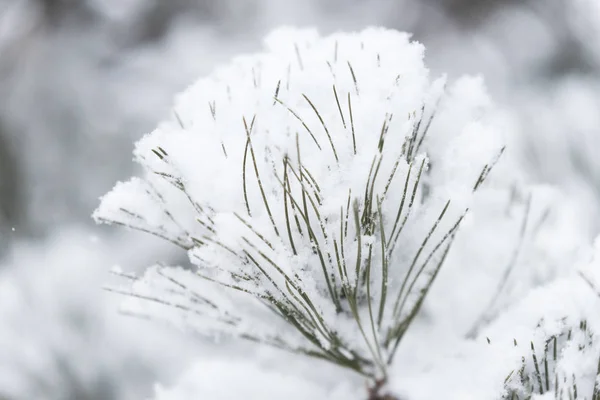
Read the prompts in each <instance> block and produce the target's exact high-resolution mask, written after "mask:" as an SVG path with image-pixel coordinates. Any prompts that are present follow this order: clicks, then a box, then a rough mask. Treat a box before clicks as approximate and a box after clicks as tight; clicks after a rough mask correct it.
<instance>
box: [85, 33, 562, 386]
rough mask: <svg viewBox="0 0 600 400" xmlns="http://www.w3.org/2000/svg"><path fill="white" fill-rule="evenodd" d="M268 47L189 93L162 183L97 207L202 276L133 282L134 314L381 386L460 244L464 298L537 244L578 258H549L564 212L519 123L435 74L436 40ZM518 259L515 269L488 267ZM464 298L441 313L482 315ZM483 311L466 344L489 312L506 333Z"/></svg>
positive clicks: (168, 272)
mask: <svg viewBox="0 0 600 400" xmlns="http://www.w3.org/2000/svg"><path fill="white" fill-rule="evenodd" d="M265 46H266V51H265V52H264V53H261V54H256V55H246V56H241V57H238V58H236V59H234V60H233V61H232V62H231V63H230V64H228V65H225V66H222V67H220V68H218V69H216V70H215V71H214V73H213V74H212V75H210V76H208V77H205V78H202V79H200V80H199V81H197V82H196V83H195V84H194V85H192V86H191V87H189V88H188V89H187V90H186V91H185V92H184V93H182V94H181V95H179V96H178V97H177V99H176V102H175V106H174V109H173V115H172V118H171V119H170V120H168V121H164V122H162V123H161V124H160V125H159V126H158V127H157V129H156V130H155V131H154V132H152V133H150V134H148V135H146V136H145V137H144V138H143V139H142V140H140V141H139V142H138V143H137V145H136V150H135V159H136V161H137V162H138V163H140V164H141V165H142V166H143V168H144V170H145V174H144V176H143V177H142V178H133V179H132V180H131V181H130V182H126V183H120V184H118V185H117V186H116V187H115V189H114V190H113V191H112V192H111V193H109V194H107V195H106V196H105V197H104V199H103V201H102V204H101V206H100V207H99V209H98V210H97V211H96V213H95V217H96V219H97V220H98V221H102V222H115V223H118V224H122V225H126V226H129V227H132V228H134V229H139V230H143V231H146V232H150V233H153V234H154V235H157V236H159V237H162V238H165V239H167V240H169V241H171V242H174V243H176V244H178V245H179V246H180V247H182V248H183V249H185V250H187V251H188V252H189V256H190V260H191V262H192V264H193V265H194V266H193V267H192V268H191V270H183V269H170V268H163V267H160V266H157V267H155V268H152V269H150V270H149V272H148V274H147V275H146V276H145V277H142V278H141V279H140V280H139V281H137V283H135V284H134V285H133V288H132V290H133V293H134V294H135V295H136V296H138V297H135V298H133V299H131V301H130V302H128V304H129V305H128V307H131V309H132V310H135V312H137V313H142V314H151V315H156V316H160V318H164V319H167V320H173V319H177V322H176V323H177V324H178V325H181V323H183V324H184V325H185V326H187V327H192V329H194V330H197V331H199V332H201V333H203V334H209V335H215V334H218V333H219V332H226V333H233V334H237V335H239V336H241V337H245V338H250V339H252V340H260V341H263V342H266V343H269V344H271V345H274V346H276V347H280V348H285V349H288V350H293V351H299V352H312V351H315V347H316V348H317V349H318V352H320V353H319V354H320V355H321V356H325V357H329V358H333V359H335V362H337V363H339V364H341V365H344V366H346V367H349V368H351V369H355V370H356V371H357V372H358V371H362V372H363V373H366V374H367V375H370V376H372V375H377V374H378V373H379V372H381V371H379V372H377V368H379V367H380V368H382V370H385V368H386V367H385V365H387V364H388V363H389V362H390V360H391V359H392V358H393V355H394V353H395V348H396V347H395V343H397V341H396V340H398V341H399V340H400V339H401V338H402V337H403V335H404V331H405V330H406V327H407V326H408V325H410V321H412V318H413V317H414V315H415V314H416V312H417V311H418V310H419V308H420V306H421V304H422V300H423V298H424V296H425V294H427V293H428V291H429V289H430V287H431V284H432V282H433V279H435V277H436V276H437V273H438V271H439V269H440V267H441V265H442V263H443V261H444V259H445V258H446V254H447V251H448V250H449V248H450V244H451V243H453V242H454V238H455V236H456V234H457V233H458V235H457V236H456V238H457V241H456V243H457V244H458V249H457V251H456V252H455V251H453V252H451V253H450V258H449V260H451V267H453V268H454V272H457V271H458V272H459V273H458V274H457V275H456V276H457V277H458V278H457V279H459V280H460V282H458V284H461V285H463V286H464V283H465V282H469V274H470V273H472V272H473V271H474V270H480V271H482V273H481V274H482V275H481V276H480V277H481V279H482V280H483V281H485V283H486V284H485V285H478V284H479V283H480V282H481V281H478V282H473V285H472V286H473V288H476V289H477V290H483V291H484V293H478V295H479V296H482V295H483V296H485V297H488V296H486V294H491V293H493V291H494V290H493V284H492V283H491V282H493V281H494V280H495V279H497V276H498V274H499V273H500V272H499V271H504V269H503V268H504V265H507V264H510V259H511V257H512V254H513V253H515V251H516V250H515V248H516V249H517V250H519V249H520V247H519V246H521V245H522V244H523V243H525V245H527V246H528V247H527V249H525V250H523V251H522V252H521V251H520V250H519V251H516V253H517V256H520V257H521V258H523V259H527V263H528V264H531V265H533V266H536V265H537V260H538V259H539V258H540V257H542V258H543V257H549V258H550V259H552V260H554V259H555V257H564V258H567V256H565V254H568V255H570V254H571V252H572V248H573V247H574V246H572V245H571V244H572V242H568V245H565V246H564V248H565V250H564V251H562V250H561V251H557V252H556V253H558V255H556V254H550V255H548V253H547V252H546V251H545V250H543V249H541V248H540V249H539V251H532V250H531V249H532V246H530V244H531V243H534V242H536V241H538V240H540V239H539V238H540V237H542V238H543V237H545V236H543V232H545V231H555V230H559V229H563V228H564V221H562V222H561V221H560V220H558V221H557V220H556V219H552V218H550V223H548V224H545V225H543V227H542V228H539V221H540V219H544V221H546V219H547V218H546V217H547V215H546V217H544V218H542V217H543V216H544V215H545V213H546V212H549V211H548V209H550V211H552V212H553V213H554V214H552V213H551V214H552V215H556V214H560V212H558V211H556V210H555V208H556V207H555V206H556V204H555V205H553V206H549V204H550V203H552V200H551V199H552V195H550V194H548V193H547V191H546V192H545V191H544V189H543V188H539V189H536V190H534V192H535V193H537V194H536V195H535V196H533V197H534V198H535V199H534V200H532V197H531V196H532V194H531V193H530V192H531V191H532V190H531V189H529V188H527V187H524V186H523V183H522V179H521V178H520V177H519V174H518V171H515V170H514V165H513V164H511V163H510V162H506V161H505V160H504V159H505V158H506V156H505V155H503V152H504V148H503V143H504V139H503V136H504V133H505V131H507V130H512V129H514V126H512V125H511V123H509V122H507V121H506V119H505V118H504V117H503V115H502V114H501V113H499V112H497V111H496V109H495V107H494V105H493V103H492V101H491V100H490V99H489V97H488V95H487V93H486V90H485V88H484V87H483V84H482V80H481V78H472V77H464V78H461V79H459V80H457V81H456V82H454V83H450V84H447V83H446V79H445V77H441V78H437V79H432V78H431V77H430V76H429V71H428V70H427V68H426V67H425V65H424V63H423V46H421V45H420V44H418V43H414V42H410V40H409V35H407V34H404V33H399V32H395V31H388V30H384V29H377V28H371V29H367V30H365V31H362V32H359V33H351V34H341V33H340V34H334V35H331V36H328V37H320V36H319V35H318V33H317V32H316V31H313V30H295V29H291V28H284V29H280V30H278V31H276V32H274V33H272V34H271V35H270V36H269V37H268V38H267V39H266V41H265ZM496 163H498V165H497V166H496ZM496 168H497V169H498V171H496ZM492 170H494V171H493V172H492ZM496 172H497V173H496ZM488 175H489V179H488ZM474 193H475V195H474ZM556 203H560V202H558V201H557V202H556ZM468 208H471V209H472V213H470V214H467V209H468ZM465 215H466V217H465ZM524 215H525V217H526V219H528V218H531V221H530V225H528V226H530V227H529V228H527V229H524V228H521V226H522V225H523V216H524ZM461 222H465V223H467V229H466V231H465V232H462V231H461V232H458V228H459V225H460V224H461ZM496 224H498V225H496ZM469 226H470V227H471V228H469ZM482 227H484V228H485V229H486V234H485V235H484V236H481V238H480V233H481V232H480V231H479V229H481V228H482ZM531 227H534V228H535V227H536V228H535V229H534V228H531ZM519 230H524V231H526V233H527V235H524V236H523V237H519V236H515V232H517V233H518V232H519ZM540 232H542V234H540ZM463 233H466V235H463ZM483 238H485V239H483ZM509 238H510V239H514V240H507V239H509ZM533 248H534V249H535V246H533ZM521 253H523V254H521ZM472 254H475V255H476V256H475V257H472V256H471V255H472ZM502 257H504V258H507V259H506V260H503V261H502V264H503V265H502V267H500V268H498V263H497V262H496V263H489V262H488V261H489V260H490V258H492V259H494V258H497V259H502ZM494 261H496V260H494ZM521 270H523V268H521ZM525 270H527V269H525ZM486 274H488V276H486ZM521 277H522V276H519V278H521ZM527 279H528V280H527V285H530V284H531V281H532V280H534V279H533V278H531V279H530V278H529V277H528V278H527ZM219 284H220V286H219ZM456 287H457V282H456V281H451V284H449V285H446V286H445V287H444V289H443V290H442V291H438V293H439V296H441V297H444V296H445V297H447V299H448V300H451V301H445V300H444V301H442V302H441V303H440V304H448V305H451V306H452V307H464V306H465V304H466V303H465V299H463V298H462V297H461V294H460V293H456V292H457V291H456V290H455V288H456ZM224 288H225V289H226V290H225V291H224V290H223V289H224ZM465 289H468V288H465ZM460 292H461V293H473V292H469V290H464V291H460ZM486 292H487V293H486ZM140 296H141V298H140ZM489 296H490V300H493V302H495V301H498V299H492V298H491V295H489ZM463 297H464V296H463ZM149 298H151V299H150V301H145V300H148V299H149ZM249 299H252V301H249ZM159 300H160V301H159ZM469 303H471V304H470V306H469V307H467V308H468V309H469V312H467V313H465V314H464V315H463V316H461V318H459V319H458V321H459V324H458V325H459V326H458V328H456V329H455V332H456V333H458V334H459V335H460V334H462V333H464V332H465V331H467V330H468V329H469V324H470V323H472V322H473V319H474V318H475V317H476V314H477V313H478V312H486V314H485V315H484V317H485V318H484V322H485V323H487V322H488V321H487V319H486V318H487V317H488V315H487V311H489V310H486V309H482V308H483V307H481V308H480V307H477V308H476V309H475V308H474V307H473V304H475V305H477V306H480V305H479V304H478V303H473V302H470V301H469ZM500 303H501V304H504V303H506V301H504V302H502V301H500ZM265 305H266V306H267V307H264V306H265ZM492 306H494V307H490V308H491V309H492V311H493V312H497V308H498V307H497V306H496V304H495V303H494V304H492ZM442 308H443V307H442ZM433 309H434V310H435V307H434V308H433ZM272 311H274V313H272ZM269 312H270V314H269ZM441 314H442V313H440V315H441ZM271 315H278V316H280V317H284V318H282V319H277V318H272V317H271ZM291 318H292V319H296V322H297V325H296V326H295V327H296V330H293V329H289V328H290V326H291V325H294V324H290V319H291ZM447 319H448V318H446V320H447ZM265 321H277V322H273V323H270V322H269V323H265ZM281 321H287V325H286V323H282V322H281ZM357 322H358V323H357ZM484 325H485V324H484ZM257 326H259V327H260V329H258V328H256V327H257ZM286 326H287V327H288V328H287V330H286ZM477 328H478V329H479V328H480V327H477ZM257 329H258V330H257ZM292 332H296V333H295V334H293V333H292ZM354 363H357V364H354Z"/></svg>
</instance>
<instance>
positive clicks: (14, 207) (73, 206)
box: [0, 0, 600, 400]
mask: <svg viewBox="0 0 600 400" xmlns="http://www.w3.org/2000/svg"><path fill="white" fill-rule="evenodd" d="M283 24H286V25H296V26H316V27H318V28H319V30H320V31H321V33H323V34H326V33H330V32H333V31H337V30H358V29H362V28H364V27H367V26H373V25H378V26H385V27H389V28H396V29H399V30H404V31H408V32H412V33H413V34H414V38H415V39H416V40H418V41H420V42H422V43H424V44H425V46H426V48H427V53H426V59H427V64H428V65H429V66H430V68H431V69H432V72H433V74H439V73H443V72H446V73H448V74H449V76H450V78H456V77H457V76H459V75H462V74H465V73H468V74H482V75H484V76H485V80H486V83H487V85H488V88H489V90H490V92H491V94H492V96H493V98H494V99H495V100H496V102H497V103H498V104H499V106H500V107H503V108H504V109H505V110H506V112H507V114H508V115H510V117H511V118H512V119H514V121H515V123H518V124H519V125H520V126H521V129H520V134H519V136H518V137H516V138H511V141H512V142H513V146H514V151H515V152H516V153H517V155H518V157H519V159H520V163H521V165H522V168H523V173H524V174H525V175H526V176H528V178H529V179H530V180H531V181H534V182H537V181H539V182H549V183H552V184H555V185H557V186H559V187H561V188H562V189H563V190H564V191H565V192H566V193H567V194H568V196H569V197H570V198H572V199H574V201H576V202H577V204H578V207H579V209H580V210H581V212H582V214H583V215H585V216H586V218H585V219H583V220H582V221H580V223H581V224H582V229H584V230H585V232H587V233H588V234H589V238H590V239H591V238H592V237H593V236H594V235H595V234H596V233H598V232H600V229H598V228H600V157H599V156H598V150H597V149H600V147H598V146H600V112H599V111H600V44H599V43H600V2H599V1H598V0H495V1H492V0H0V399H2V400H13V399H28V400H31V399H78V400H79V399H82V400H83V399H135V398H144V397H145V396H147V395H150V394H151V393H152V386H153V384H154V382H157V381H160V382H169V381H170V380H172V379H173V377H174V376H176V375H177V374H178V373H179V372H180V371H181V369H182V368H184V367H185V365H186V363H187V362H188V361H189V359H190V358H191V357H193V354H194V352H193V351H191V350H190V349H192V348H194V347H193V346H192V345H191V344H189V343H186V342H185V339H183V338H178V340H173V337H172V335H173V333H172V332H169V331H166V330H165V331H164V332H163V331H161V330H160V329H152V330H148V329H147V328H146V327H145V325H143V324H142V323H140V322H138V321H134V320H133V319H130V318H124V317H121V316H119V315H118V314H117V313H116V312H115V302H116V301H118V300H116V299H114V298H112V297H111V296H107V295H106V293H103V292H102V290H101V288H100V284H101V283H102V282H105V281H106V280H107V279H110V278H109V277H108V276H107V275H108V270H109V268H110V267H111V266H112V265H114V264H121V265H126V266H127V268H128V269H141V268H143V266H144V265H147V264H149V263H151V262H153V261H156V260H157V259H165V258H168V257H181V255H177V253H176V252H175V249H172V248H170V247H168V246H166V245H164V244H161V243H157V242H155V241H152V240H151V239H150V238H147V237H142V235H140V234H135V233H127V232H122V231H121V230H119V229H110V228H107V227H98V226H95V225H94V223H93V221H91V218H90V214H91V213H92V211H93V210H94V209H95V207H96V206H97V205H98V198H99V197H100V196H101V195H102V194H104V193H106V192H107V191H108V190H110V189H111V188H112V186H113V185H114V183H115V182H116V181H117V180H125V179H127V178H128V177H129V176H130V175H131V174H132V173H135V166H134V165H133V163H132V162H131V158H132V156H131V151H132V149H133V143H134V142H135V141H136V140H137V139H138V138H139V137H141V136H142V135H143V134H144V133H146V132H149V131H150V130H152V128H153V127H154V126H155V125H156V124H157V123H158V122H159V121H160V120H161V119H163V118H166V117H167V116H168V113H169V107H170V105H171V102H172V99H173V96H174V95H175V94H176V93H177V92H180V91H181V90H183V89H184V88H185V87H186V86H187V85H189V84H191V83H192V82H193V81H194V80H195V79H196V78H198V77H199V76H201V75H203V74H206V73H208V72H210V70H211V69H212V68H213V67H214V66H215V65H216V64H219V63H222V62H226V61H227V60H228V59H229V58H230V57H232V56H233V55H235V54H238V53H240V52H253V51H258V50H260V48H261V41H262V37H263V36H264V35H265V34H266V33H268V31H270V30H271V29H272V28H275V27H277V26H280V25H283ZM16 343H18V346H16V347H15V344H16ZM198 351H204V350H202V349H198ZM109 354H110V356H109Z"/></svg>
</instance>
